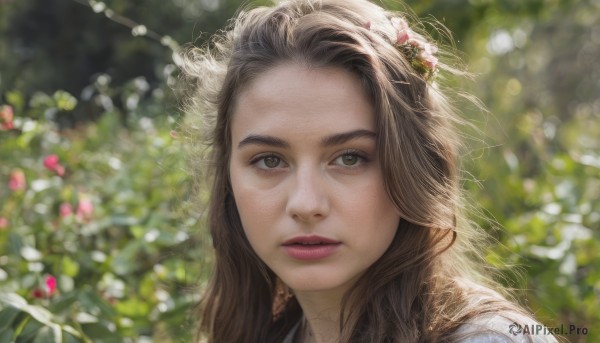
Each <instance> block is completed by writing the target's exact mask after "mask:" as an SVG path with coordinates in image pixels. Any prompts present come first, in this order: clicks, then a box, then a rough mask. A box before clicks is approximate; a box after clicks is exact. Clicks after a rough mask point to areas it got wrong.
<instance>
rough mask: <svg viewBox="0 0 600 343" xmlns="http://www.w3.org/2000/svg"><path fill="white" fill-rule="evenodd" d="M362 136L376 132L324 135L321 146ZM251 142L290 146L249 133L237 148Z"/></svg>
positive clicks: (274, 139)
mask: <svg viewBox="0 0 600 343" xmlns="http://www.w3.org/2000/svg"><path fill="white" fill-rule="evenodd" d="M363 137H364V138H370V139H373V140H374V139H375V138H377V134H375V132H373V131H369V130H364V129H360V130H353V131H348V132H342V133H336V134H333V135H331V136H327V137H324V138H323V139H322V140H321V146H323V147H329V146H335V145H340V144H344V143H346V142H348V141H351V140H353V139H358V138H363ZM252 144H255V145H267V146H272V147H276V148H289V147H290V144H289V143H288V142H286V141H285V140H283V139H281V138H277V137H273V136H268V135H249V136H248V137H246V138H244V139H242V140H241V141H240V142H239V143H238V149H240V148H242V147H244V146H246V145H252Z"/></svg>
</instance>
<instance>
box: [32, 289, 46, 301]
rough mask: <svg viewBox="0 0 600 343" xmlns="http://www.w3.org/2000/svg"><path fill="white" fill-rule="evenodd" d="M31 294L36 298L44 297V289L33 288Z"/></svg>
mask: <svg viewBox="0 0 600 343" xmlns="http://www.w3.org/2000/svg"><path fill="white" fill-rule="evenodd" d="M31 295H32V296H33V297H34V298H36V299H42V298H43V297H44V291H42V290H41V289H39V288H35V289H34V290H33V291H32V292H31Z"/></svg>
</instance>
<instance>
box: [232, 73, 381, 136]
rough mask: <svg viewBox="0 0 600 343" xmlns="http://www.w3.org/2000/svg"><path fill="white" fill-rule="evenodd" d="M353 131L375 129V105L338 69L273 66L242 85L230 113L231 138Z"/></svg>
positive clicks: (353, 79)
mask: <svg viewBox="0 0 600 343" xmlns="http://www.w3.org/2000/svg"><path fill="white" fill-rule="evenodd" d="M356 129H367V130H371V131H374V130H375V114H374V108H373V106H372V104H371V101H370V99H369V97H368V95H367V93H366V92H365V90H364V89H363V86H362V83H361V80H360V79H359V77H358V76H356V75H355V74H353V73H351V72H349V71H346V70H344V69H342V68H337V67H321V68H310V67H306V66H302V65H299V64H295V63H287V64H280V65H277V66H275V67H273V68H271V69H269V70H267V71H266V72H264V73H263V74H261V75H259V76H258V77H256V78H255V79H254V80H252V82H250V83H249V84H248V85H246V87H245V88H244V89H243V90H242V91H241V92H240V94H239V95H238V98H237V101H236V106H235V110H234V111H233V116H232V137H234V139H235V137H236V136H238V138H240V137H239V136H240V135H244V134H246V133H267V132H268V133H277V131H282V134H287V135H306V136H305V137H306V138H308V137H312V136H315V135H319V134H330V133H335V132H338V131H349V130H356ZM283 131H285V132H283ZM241 138H243V137H241ZM235 143H236V142H234V144H235Z"/></svg>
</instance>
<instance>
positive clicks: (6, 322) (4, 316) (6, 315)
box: [0, 306, 21, 332]
mask: <svg viewBox="0 0 600 343" xmlns="http://www.w3.org/2000/svg"><path fill="white" fill-rule="evenodd" d="M20 312H21V311H19V310H18V309H16V308H14V307H12V306H9V307H7V308H5V309H4V310H2V311H0V332H1V331H2V330H7V329H9V328H10V326H11V325H12V322H13V321H14V320H15V318H17V316H18V315H19V313H20Z"/></svg>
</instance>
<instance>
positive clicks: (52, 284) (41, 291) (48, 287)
mask: <svg viewBox="0 0 600 343" xmlns="http://www.w3.org/2000/svg"><path fill="white" fill-rule="evenodd" d="M54 293H56V278H55V277H54V276H52V275H46V277H45V278H44V287H43V288H40V287H36V288H34V290H33V291H32V292H31V295H32V296H33V297H34V298H37V299H43V298H48V297H51V296H53V295H54Z"/></svg>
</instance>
